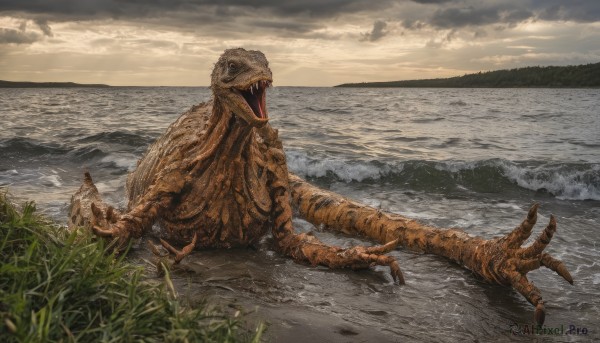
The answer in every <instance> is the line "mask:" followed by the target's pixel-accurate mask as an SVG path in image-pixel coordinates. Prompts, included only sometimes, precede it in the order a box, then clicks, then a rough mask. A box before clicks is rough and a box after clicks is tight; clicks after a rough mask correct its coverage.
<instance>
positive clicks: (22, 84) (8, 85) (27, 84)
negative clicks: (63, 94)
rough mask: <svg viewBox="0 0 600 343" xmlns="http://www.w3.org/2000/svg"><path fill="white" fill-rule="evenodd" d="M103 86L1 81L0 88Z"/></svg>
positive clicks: (94, 86) (101, 85) (99, 85)
mask: <svg viewBox="0 0 600 343" xmlns="http://www.w3.org/2000/svg"><path fill="white" fill-rule="evenodd" d="M107 87H111V86H109V85H104V84H99V83H97V84H85V83H75V82H29V81H3V80H0V88H107Z"/></svg>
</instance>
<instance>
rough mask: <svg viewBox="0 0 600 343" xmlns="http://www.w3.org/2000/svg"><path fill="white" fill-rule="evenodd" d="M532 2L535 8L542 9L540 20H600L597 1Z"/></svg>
mask: <svg viewBox="0 0 600 343" xmlns="http://www.w3.org/2000/svg"><path fill="white" fill-rule="evenodd" d="M532 2H533V6H534V7H535V8H540V11H539V18H540V19H545V20H572V21H578V22H594V21H598V20H600V1H597V0H571V1H560V0H533V1H532Z"/></svg>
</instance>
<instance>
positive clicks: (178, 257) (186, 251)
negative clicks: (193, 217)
mask: <svg viewBox="0 0 600 343" xmlns="http://www.w3.org/2000/svg"><path fill="white" fill-rule="evenodd" d="M197 241H198V233H197V232H194V237H193V238H192V242H191V243H189V244H188V245H186V246H185V247H183V249H181V250H177V249H176V248H175V247H173V246H172V245H171V244H169V243H168V242H167V241H165V240H164V239H162V238H161V239H160V244H162V246H163V247H165V249H167V250H168V251H169V252H170V253H171V254H173V255H175V257H174V261H175V264H178V263H179V262H181V260H183V259H184V258H185V257H186V256H187V255H189V254H190V253H191V252H192V251H193V250H194V247H195V246H196V242H197Z"/></svg>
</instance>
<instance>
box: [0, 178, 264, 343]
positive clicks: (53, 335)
mask: <svg viewBox="0 0 600 343" xmlns="http://www.w3.org/2000/svg"><path fill="white" fill-rule="evenodd" d="M0 192H1V190H0ZM0 320H1V322H0V342H86V343H88V342H240V341H253V342H257V341H259V340H260V334H261V331H262V328H261V327H259V328H258V329H257V330H256V332H255V333H254V334H250V333H249V332H247V331H245V330H244V329H243V328H242V327H241V325H240V322H239V320H238V318H229V317H226V316H224V315H222V314H218V313H216V312H215V311H214V310H211V309H209V308H208V307H206V306H202V308H189V307H186V306H183V305H182V304H181V303H180V300H178V299H177V296H176V293H175V290H174V289H173V288H172V282H171V280H170V279H169V274H168V272H167V273H166V275H165V280H164V282H156V281H151V280H150V279H149V278H145V277H144V273H143V269H142V268H141V267H139V266H134V265H132V264H130V263H127V262H126V261H124V260H123V257H121V258H117V257H115V256H114V255H112V254H109V253H107V252H106V251H105V248H104V244H103V243H102V242H97V241H95V240H93V238H92V237H91V235H90V234H87V233H85V232H81V231H77V232H68V231H67V230H66V229H65V228H64V227H61V226H59V225H56V224H54V223H52V222H50V221H48V220H46V219H44V218H43V217H41V216H38V215H37V214H36V213H35V204H34V203H32V202H29V203H25V204H24V205H23V206H22V207H21V208H20V209H17V207H15V206H14V205H12V204H11V203H10V201H9V200H8V199H7V197H6V195H5V194H4V193H2V194H0Z"/></svg>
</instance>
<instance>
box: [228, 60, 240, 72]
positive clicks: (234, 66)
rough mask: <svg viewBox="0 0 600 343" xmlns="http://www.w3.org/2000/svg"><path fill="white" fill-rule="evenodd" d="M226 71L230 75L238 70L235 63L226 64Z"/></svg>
mask: <svg viewBox="0 0 600 343" xmlns="http://www.w3.org/2000/svg"><path fill="white" fill-rule="evenodd" d="M227 69H228V70H229V72H230V73H235V72H236V71H237V70H238V65H237V63H235V62H229V63H227Z"/></svg>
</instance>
